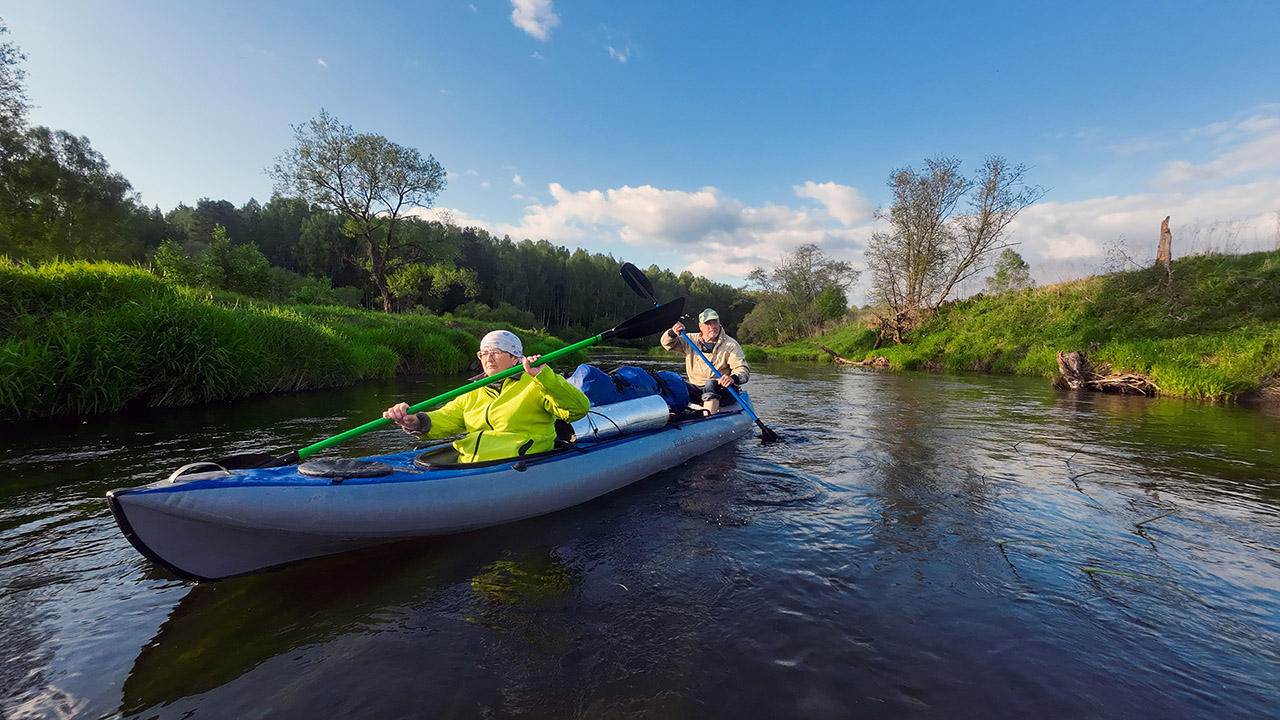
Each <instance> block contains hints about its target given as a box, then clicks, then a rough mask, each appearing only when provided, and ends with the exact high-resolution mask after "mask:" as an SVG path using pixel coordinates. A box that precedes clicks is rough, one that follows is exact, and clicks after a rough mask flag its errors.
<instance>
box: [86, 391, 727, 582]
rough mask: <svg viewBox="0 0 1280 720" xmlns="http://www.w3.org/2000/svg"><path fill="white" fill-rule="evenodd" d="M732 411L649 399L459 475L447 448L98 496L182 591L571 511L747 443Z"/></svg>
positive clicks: (215, 471) (202, 476) (197, 470)
mask: <svg viewBox="0 0 1280 720" xmlns="http://www.w3.org/2000/svg"><path fill="white" fill-rule="evenodd" d="M751 422H752V421H751V419H750V418H749V417H748V416H747V415H745V414H744V413H743V412H742V411H741V410H740V409H739V408H737V407H733V408H729V409H727V410H726V411H724V412H721V413H719V414H717V415H713V416H711V417H706V418H703V417H694V418H686V417H684V416H683V415H681V416H671V415H669V412H668V408H667V404H666V402H665V401H664V400H663V399H662V398H660V397H657V396H650V397H647V398H638V399H635V400H628V401H624V402H621V403H617V404H615V405H606V406H602V407H600V408H593V409H592V411H591V412H590V413H588V415H587V417H586V418H583V419H582V420H579V421H578V422H577V423H574V425H573V433H574V438H573V440H572V441H568V442H563V443H558V445H557V447H556V448H555V449H553V450H551V451H549V452H545V453H538V454H536V455H527V456H524V457H521V458H511V459H507V460H499V461H493V462H487V463H470V464H459V463H457V462H456V459H457V455H456V454H455V453H454V452H453V449H452V447H450V446H449V445H439V446H435V447H432V448H428V449H426V450H425V451H424V450H414V451H410V452H402V453H396V454H391V455H379V456H374V457H367V458H359V459H336V460H318V461H309V462H304V463H302V464H301V465H296V466H289V467H272V468H259V469H248V470H228V469H224V468H222V467H220V466H218V465H216V464H214V463H192V464H190V465H186V466H183V467H182V468H179V469H178V470H176V471H174V473H173V474H172V475H170V476H169V477H168V478H167V479H165V480H161V481H158V482H154V483H151V484H149V485H143V486H139V487H132V488H123V489H118V490H112V491H110V492H108V493H107V498H108V500H109V502H110V506H111V513H112V515H113V516H114V517H115V520H116V523H117V524H118V525H119V526H120V529H121V531H122V532H123V533H124V535H125V537H126V538H128V540H129V542H130V543H132V544H133V546H134V547H135V548H137V549H138V551H140V552H141V553H142V554H143V555H145V556H146V557H147V558H148V559H150V560H151V561H153V562H155V563H157V564H159V565H161V566H163V567H165V568H167V569H168V570H170V571H171V572H173V573H175V574H176V575H178V576H179V577H182V578H184V579H187V580H217V579H221V578H226V577H232V576H236V575H245V574H249V573H253V572H258V571H261V570H265V569H268V568H273V567H276V566H279V565H283V564H286V563H291V562H294V561H297V560H302V559H305V558H311V557H317V556H321V555H329V554H333V553H339V552H345V551H348V550H354V549H358V548H362V547H367V546H370V545H376V544H380V543H386V542H393V541H396V540H403V539H407V538H416V537H426V536H431V535H445V534H449V533H457V532H464V531H467V530H475V529H478V528H483V527H489V526H493V525H500V524H503V523H509V522H514V521H517V520H523V519H525V518H530V517H534V516H537V515H544V514H547V513H551V512H555V511H557V510H562V509H564V508H568V507H572V506H574V505H578V504H580V503H583V502H586V501H588V500H591V499H593V498H596V497H599V496H601V495H604V494H606V493H609V492H613V491H614V490H618V489H619V488H622V487H624V486H626V485H629V484H631V483H633V482H636V481H637V480H640V479H642V478H645V477H648V476H650V475H652V474H654V473H656V472H659V471H661V470H665V469H667V468H671V467H674V466H676V465H679V464H681V463H683V462H685V461H687V460H689V459H690V458H693V457H695V456H697V455H700V454H702V453H705V452H707V451H709V450H712V449H714V448H716V447H719V446H721V445H724V444H725V443H728V442H730V441H732V440H734V439H736V438H739V437H741V436H743V435H746V434H748V432H749V431H750V428H751Z"/></svg>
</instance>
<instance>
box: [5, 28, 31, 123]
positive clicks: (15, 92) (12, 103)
mask: <svg viewBox="0 0 1280 720" xmlns="http://www.w3.org/2000/svg"><path fill="white" fill-rule="evenodd" d="M8 34H9V26H8V25H7V24H5V21H4V18H0V37H3V36H5V35H8ZM26 59H27V56H26V55H25V54H23V52H22V50H21V49H19V48H18V46H17V45H15V44H13V43H12V42H7V41H6V42H3V43H0V134H4V135H8V134H16V133H18V132H20V131H21V130H22V128H23V127H24V126H25V125H26V122H27V110H28V109H30V107H31V103H30V101H28V100H27V90H26V87H25V86H24V85H23V81H24V80H26V77H27V71H26V70H25V69H23V67H22V63H23V62H24V61H25V60H26Z"/></svg>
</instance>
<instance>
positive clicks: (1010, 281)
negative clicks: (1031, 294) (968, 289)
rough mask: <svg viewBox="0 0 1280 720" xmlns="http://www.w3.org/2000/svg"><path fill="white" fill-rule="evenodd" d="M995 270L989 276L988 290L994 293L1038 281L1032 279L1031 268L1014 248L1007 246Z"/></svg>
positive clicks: (1029, 286) (1025, 286) (1026, 286)
mask: <svg viewBox="0 0 1280 720" xmlns="http://www.w3.org/2000/svg"><path fill="white" fill-rule="evenodd" d="M995 271H996V272H995V274H994V275H992V276H991V277H989V278H987V292H988V293H990V294H992V295H995V294H998V293H1002V292H1008V291H1010V290H1025V289H1027V288H1031V287H1035V286H1036V282H1035V281H1034V280H1032V279H1031V268H1030V267H1029V266H1028V265H1027V263H1026V261H1025V260H1023V259H1022V256H1021V255H1019V254H1018V253H1017V252H1015V251H1014V250H1013V248H1005V249H1004V250H1002V251H1001V252H1000V258H999V259H998V260H996V264H995Z"/></svg>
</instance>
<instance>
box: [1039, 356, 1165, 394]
mask: <svg viewBox="0 0 1280 720" xmlns="http://www.w3.org/2000/svg"><path fill="white" fill-rule="evenodd" d="M1058 371H1059V372H1060V373H1061V374H1060V375H1058V376H1056V377H1054V379H1053V386H1054V387H1056V388H1058V389H1060V390H1081V389H1083V390H1099V391H1102V392H1116V393H1140V394H1142V395H1155V394H1156V393H1157V392H1159V391H1160V388H1159V387H1157V386H1156V384H1155V383H1154V382H1152V381H1151V378H1149V377H1147V376H1145V375H1143V374H1141V373H1117V372H1111V367H1110V366H1109V365H1103V366H1102V367H1100V368H1098V369H1097V370H1095V369H1094V367H1093V365H1091V364H1090V363H1089V360H1088V358H1086V357H1085V356H1084V353H1082V352H1080V351H1079V350H1073V351H1072V352H1068V353H1064V352H1061V351H1060V352H1058Z"/></svg>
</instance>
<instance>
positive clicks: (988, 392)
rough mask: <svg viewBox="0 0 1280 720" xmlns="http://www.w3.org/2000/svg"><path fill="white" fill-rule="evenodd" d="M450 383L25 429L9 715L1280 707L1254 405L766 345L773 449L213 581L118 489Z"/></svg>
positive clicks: (8, 666)
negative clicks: (1071, 388) (146, 550)
mask: <svg viewBox="0 0 1280 720" xmlns="http://www.w3.org/2000/svg"><path fill="white" fill-rule="evenodd" d="M646 362H647V361H646ZM650 364H651V365H652V363H650ZM658 367H667V368H673V367H674V366H673V365H672V364H660V365H658ZM456 383H457V379H456V378H426V379H421V380H412V381H410V380H404V381H398V382H388V383H381V384H369V385H363V386H360V387H357V388H346V389H340V390H329V391H323V392H312V393H305V394H296V395H286V396H279V397H272V398H256V399H249V400H242V401H236V402H229V403H221V404H217V405H209V406H202V407H198V408H187V409H179V410H148V411H138V412H128V413H118V414H115V415H111V416H106V417H100V418H85V419H62V420H53V421H38V422H29V423H23V424H19V425H14V426H9V427H6V428H5V434H6V436H7V437H6V440H5V442H4V443H3V449H0V627H3V635H2V636H0V657H3V670H0V718H4V719H5V720H17V719H18V718H116V717H130V718H132V717H137V718H190V717H195V718H319V717H325V718H410V717H414V718H416V717H423V718H507V717H527V718H571V717H576V718H663V719H668V718H674V719H681V718H690V719H692V718H783V717H805V718H811V719H812V718H948V719H951V718H974V719H977V718H984V719H988V720H989V719H992V718H996V719H1001V718H1028V717H1041V718H1055V719H1056V718H1125V719H1127V720H1129V719H1133V718H1161V719H1165V720H1167V719H1169V718H1263V717H1280V454H1278V452H1277V451H1280V419H1278V418H1277V417H1276V416H1275V415H1273V414H1268V413H1266V412H1264V411H1261V410H1256V409H1246V408H1239V407H1231V406H1211V405H1202V404H1198V403H1193V402H1183V401H1177V400H1152V399H1147V398H1141V397H1121V396H1110V395H1098V394H1067V393H1061V392H1058V391H1055V390H1053V389H1052V388H1050V387H1049V386H1048V383H1047V382H1045V381H1041V380H1028V379H1024V378H1010V377H992V376H976V375H975V376H954V375H930V374H922V373H897V372H875V371H864V370H860V369H849V368H838V367H832V366H825V365H761V366H759V367H758V368H757V372H756V375H755V377H754V378H753V380H752V382H751V383H750V384H749V385H748V386H747V387H748V389H749V390H751V391H752V393H753V397H754V399H755V404H756V409H757V410H758V412H759V413H760V416H761V418H762V420H763V421H764V422H765V423H766V424H767V425H768V426H769V427H771V428H772V429H774V430H775V431H776V432H778V433H779V434H780V435H782V436H783V437H784V438H786V440H787V441H788V442H786V443H784V444H773V445H762V444H761V443H760V442H759V441H758V439H757V436H758V433H757V436H753V437H751V438H747V439H742V440H739V441H737V442H735V443H733V444H731V445H728V446H725V447H722V448H720V449H719V450H717V451H715V452H712V453H710V454H708V455H706V456H704V457H700V458H696V459H695V460H693V461H691V462H689V463H686V464H685V465H683V466H680V467H677V468H674V469H672V470H669V471H666V472H663V473H660V474H658V475H655V476H653V477H650V478H648V479H646V480H643V481H640V482H638V483H636V484H634V485H632V486H629V487H628V488H625V489H624V490H621V491H619V492H616V493H613V494H611V495H608V496H605V497H603V498H599V499H597V500H595V501H593V502H590V503H587V504H585V505H581V506H579V507H576V508H572V509H569V510H566V511H562V512H559V513H556V514H553V515H549V516H545V517H541V518H536V519H533V520H528V521H524V522H521V523H516V524H513V525H508V526H504V527H499V528H492V529H488V530H482V531H477V532H472V533H467V534H463V535H456V536H450V537H442V538H428V539H423V540H415V541H409V542H403V543H398V544H394V545H386V546H380V547H376V548H372V549H369V550H364V551H359V552H354V553H347V554H344V555H338V556H332V557H328V558H320V559H316V560H310V561H305V562H301V563H297V564H295V565H292V566H289V567H286V568H284V569H281V570H277V571H275V572H269V573H263V574H259V575H254V576H248V577H242V578H236V579H231V580H226V581H223V582H218V583H207V584H198V585H197V584H190V583H185V582H182V581H179V580H177V579H175V578H174V577H172V576H170V575H169V574H168V573H167V572H165V571H164V570H161V569H158V568H157V567H155V566H153V565H152V564H151V563H149V562H148V561H147V560H145V559H144V558H143V557H142V556H141V555H139V554H138V553H137V552H135V551H134V549H133V548H132V547H131V546H130V545H129V543H128V542H127V541H126V540H125V539H124V537H123V536H122V535H121V534H120V533H119V531H118V530H117V529H116V526H115V524H114V522H113V521H112V519H111V516H110V512H109V511H108V508H107V504H106V502H105V500H104V497H103V494H104V493H105V492H106V491H107V490H109V489H112V488H115V487H126V486H131V485H138V484H143V483H146V482H150V481H152V480H155V479H159V478H160V477H163V476H164V475H167V474H168V473H169V472H170V471H172V470H173V469H174V468H176V467H177V466H179V465H182V464H184V463H186V462H188V461H191V460H201V459H211V458H215V457H220V456H222V455H226V454H230V453H233V452H248V451H277V450H278V451H284V450H289V449H294V448H298V447H301V446H304V445H307V444H310V443H312V442H314V441H316V440H318V439H322V438H324V437H328V436H330V435H333V434H336V433H337V432H339V431H341V430H344V429H347V428H349V427H354V426H356V425H359V424H361V423H363V422H364V421H366V420H368V419H370V418H371V417H376V416H377V413H378V412H379V411H380V410H381V409H382V408H383V407H385V406H387V405H389V404H391V403H392V402H393V401H396V400H400V399H404V400H408V401H410V402H413V401H415V400H417V399H421V398H423V397H430V396H431V395H434V394H437V393H439V392H442V391H444V390H446V389H448V388H449V387H451V386H452V385H453V384H456ZM408 442H409V438H407V436H405V435H403V434H401V433H399V432H398V431H386V432H378V433H371V434H369V435H366V436H362V437H360V438H357V439H356V440H353V441H350V442H349V443H348V444H346V445H344V446H342V447H341V448H339V450H340V452H341V454H344V455H350V456H358V455H364V454H375V453H381V452H391V451H396V450H400V449H404V448H406V447H408V445H407V443H408ZM333 452H334V451H330V454H333Z"/></svg>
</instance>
